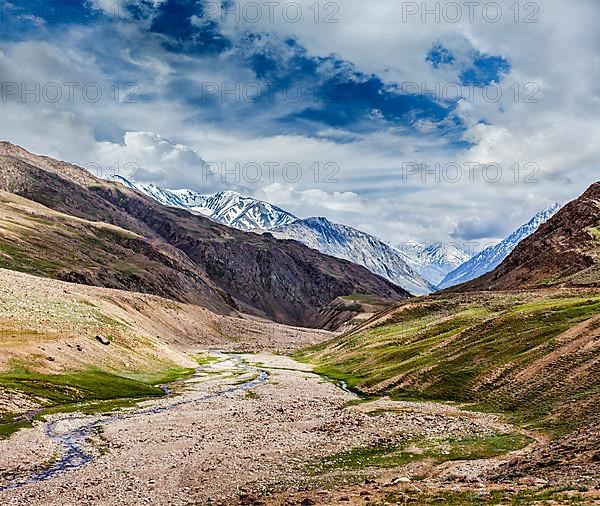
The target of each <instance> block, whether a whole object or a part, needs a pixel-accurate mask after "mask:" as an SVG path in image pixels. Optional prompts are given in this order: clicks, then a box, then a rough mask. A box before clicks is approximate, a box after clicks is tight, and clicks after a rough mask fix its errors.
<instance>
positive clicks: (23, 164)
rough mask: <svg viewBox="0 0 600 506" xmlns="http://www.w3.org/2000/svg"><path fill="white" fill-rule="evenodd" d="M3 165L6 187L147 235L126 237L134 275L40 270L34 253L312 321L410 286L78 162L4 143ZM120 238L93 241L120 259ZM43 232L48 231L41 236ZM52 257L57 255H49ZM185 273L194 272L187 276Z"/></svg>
mask: <svg viewBox="0 0 600 506" xmlns="http://www.w3.org/2000/svg"><path fill="white" fill-rule="evenodd" d="M0 169H1V170H0V189H2V190H4V191H6V192H10V193H14V194H17V195H20V196H21V197H24V198H25V199H28V200H31V201H34V202H37V203H38V204H41V205H43V206H45V207H46V208H48V209H50V210H52V211H57V212H60V213H63V214H66V215H68V216H71V217H74V218H80V219H83V220H87V221H91V222H104V223H107V224H112V225H115V226H117V227H119V228H120V229H123V230H125V231H127V232H129V233H132V234H136V235H137V236H139V239H131V238H128V240H129V241H131V240H133V241H134V242H136V244H135V245H134V246H132V245H130V244H129V243H125V244H124V245H123V248H129V249H131V250H133V253H135V254H131V255H129V258H128V262H127V268H128V269H129V271H131V272H129V273H128V275H127V282H126V283H124V282H123V279H122V276H121V274H119V275H117V274H116V273H115V271H117V272H121V271H122V270H123V269H119V268H117V267H116V266H115V265H116V264H115V262H111V261H107V262H104V261H97V259H96V261H95V262H86V263H83V264H76V263H74V264H73V265H69V266H67V267H64V266H63V267H61V268H60V269H58V272H49V271H48V270H44V269H39V271H38V270H37V267H36V265H35V263H34V264H33V265H31V264H30V265H28V266H27V269H28V272H31V273H37V274H40V275H50V276H53V277H58V278H60V279H66V280H70V281H76V282H80V283H87V284H97V285H100V286H107V287H116V288H127V289H129V290H137V291H147V292H149V293H158V294H160V295H166V296H169V297H171V298H174V299H175V300H180V301H185V302H195V303H202V301H203V300H204V299H206V300H207V302H206V304H207V305H209V306H210V307H211V308H214V309H217V310H220V311H222V312H228V311H231V310H232V309H241V310H243V311H247V312H252V313H255V314H258V315H264V316H267V317H269V318H272V319H274V320H275V321H278V322H282V323H291V324H297V325H304V324H310V323H311V322H312V321H314V318H315V317H316V316H317V315H318V312H319V310H320V309H321V308H322V307H324V306H326V305H328V304H329V303H330V302H331V301H333V300H334V299H335V298H337V297H339V296H345V295H351V294H355V293H359V294H369V295H376V296H381V297H384V298H391V299H402V298H406V297H408V296H409V294H408V293H407V292H405V291H404V290H402V289H401V288H399V287H397V286H395V285H393V284H392V283H390V282H388V281H386V280H384V279H383V278H380V277H378V276H376V275H374V274H372V273H370V272H369V271H368V270H367V269H365V268H363V267H359V266H356V265H353V264H351V263H350V262H346V261H343V260H338V259H335V258H332V257H328V256H325V255H322V254H320V253H319V252H317V251H314V250H311V249H310V248H307V247H305V246H303V245H301V244H299V243H297V242H294V241H278V240H276V239H275V238H273V237H272V236H269V235H265V236H260V235H257V234H247V233H244V232H241V231H238V230H235V229H232V228H229V227H226V226H223V225H220V224H217V223H215V222H213V221H211V220H209V219H207V218H204V217H201V216H197V215H194V214H191V213H190V212H189V211H186V210H181V209H176V208H171V207H165V206H162V205H160V204H158V203H157V202H155V201H154V200H153V199H150V198H148V197H147V196H145V195H142V194H140V193H139V192H136V191H134V190H131V189H128V188H126V187H124V186H123V185H121V184H119V183H115V182H106V181H103V180H100V179H98V178H96V177H94V176H92V175H91V174H89V173H87V172H86V171H84V170H83V169H81V168H79V167H76V166H73V165H70V164H67V163H64V162H59V161H56V160H52V159H50V158H46V157H39V156H36V155H32V154H31V153H28V152H26V151H25V150H23V149H21V148H19V147H16V146H13V145H11V144H9V143H3V144H0ZM59 235H60V234H59ZM23 237H27V236H26V235H25V234H23ZM23 237H21V236H19V239H20V240H23ZM97 239H98V237H97V236H96V237H94V240H97ZM113 239H114V234H112V235H111V239H110V240H109V241H105V242H101V244H97V243H95V244H91V245H90V244H88V246H87V247H88V249H90V250H91V254H93V255H96V252H97V251H98V250H102V249H108V254H109V256H112V257H113V258H114V259H117V260H118V259H119V258H120V255H121V252H119V251H112V250H111V248H112V243H113ZM43 240H44V236H43V234H42V236H41V237H40V238H39V241H38V242H43ZM86 240H87V239H86ZM75 246H77V244H75ZM75 246H74V245H73V244H72V243H70V242H66V243H65V245H64V250H66V251H71V250H72V249H73V248H74V247H75ZM77 247H78V246H77ZM49 251H50V252H51V253H52V254H58V252H56V251H53V250H49ZM63 253H64V251H63ZM6 254H8V256H9V257H10V258H9V259H7V260H6V261H7V262H8V263H9V265H10V267H11V268H16V266H15V263H19V262H18V258H19V255H18V254H17V255H16V256H15V255H11V254H10V253H6V252H5V255H6ZM61 254H62V253H61ZM46 260H49V261H54V260H57V258H55V257H53V256H50V257H49V258H47V259H46ZM58 260H59V259H58ZM153 262H154V263H153ZM156 263H159V264H161V269H162V270H159V271H157V272H156V278H157V279H159V280H160V279H162V278H163V276H162V274H161V272H163V271H164V272H165V285H168V286H164V287H163V286H160V287H155V286H152V285H151V284H150V285H149V284H148V283H146V282H145V275H144V274H143V273H144V272H147V271H149V270H152V269H153V268H154V267H153V266H155V265H156ZM167 267H168V269H167ZM140 270H141V273H140V272H139V271H140ZM182 279H184V280H188V279H191V280H193V282H192V283H191V284H190V283H188V284H184V283H183V281H181V280H182ZM144 283H146V284H144ZM124 285H125V286H124Z"/></svg>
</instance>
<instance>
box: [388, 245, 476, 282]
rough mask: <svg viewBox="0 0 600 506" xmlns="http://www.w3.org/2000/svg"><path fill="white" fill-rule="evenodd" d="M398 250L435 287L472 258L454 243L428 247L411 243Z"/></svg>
mask: <svg viewBox="0 0 600 506" xmlns="http://www.w3.org/2000/svg"><path fill="white" fill-rule="evenodd" d="M398 249H399V250H400V251H401V252H402V253H403V254H404V255H405V257H406V262H407V263H408V265H410V266H411V267H412V268H413V269H414V270H415V271H417V272H418V273H419V274H420V275H421V276H423V277H424V278H425V279H426V280H427V281H429V282H430V283H432V284H433V285H437V284H438V283H440V282H441V281H442V280H443V279H444V278H445V277H446V275H447V274H448V273H450V272H452V271H453V270H454V269H456V268H457V267H459V266H460V265H462V264H463V263H465V262H466V261H467V260H469V259H470V258H471V256H472V255H470V254H468V253H467V252H465V251H464V250H462V249H461V248H460V247H459V246H458V245H456V244H452V243H441V242H437V243H434V244H431V245H430V246H427V245H425V244H422V243H417V242H409V243H405V244H402V245H401V246H399V247H398Z"/></svg>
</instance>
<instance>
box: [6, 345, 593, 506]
mask: <svg viewBox="0 0 600 506" xmlns="http://www.w3.org/2000/svg"><path fill="white" fill-rule="evenodd" d="M201 362H203V363H204V365H202V366H201V367H200V368H199V369H198V371H197V373H196V374H195V375H194V376H193V377H191V378H189V379H187V380H185V381H182V382H178V383H175V384H173V385H171V386H169V387H168V388H167V389H166V391H167V393H168V394H169V395H167V396H165V397H163V398H161V399H155V400H151V401H145V402H141V403H138V404H137V405H136V406H132V407H129V408H123V409H120V410H118V411H115V412H112V413H107V414H103V415H83V414H76V413H73V414H65V413H63V414H56V415H51V416H46V417H45V419H44V420H42V421H38V422H37V423H36V424H35V426H34V427H33V428H29V429H24V430H22V431H20V432H18V433H16V434H14V435H13V436H12V437H11V438H10V439H7V440H3V441H0V504H3V505H5V504H6V505H27V506H29V505H31V504H44V505H49V506H50V505H87V504H94V505H97V504H98V505H107V506H108V505H119V506H121V505H139V504H149V505H165V506H166V505H194V504H209V503H212V504H219V503H221V504H276V505H278V504H282V505H283V504H303V505H310V504H365V503H366V502H370V503H371V504H385V503H387V504H396V503H398V504H403V503H405V502H407V501H409V502H413V503H415V504H438V503H439V504H441V503H442V502H443V503H444V504H480V503H481V504H484V503H487V504H496V503H502V502H507V503H511V501H513V502H512V503H513V504H529V503H533V502H534V501H536V500H538V499H540V500H541V499H545V498H548V497H553V498H554V499H555V500H558V501H560V502H562V501H563V500H564V502H565V503H566V502H567V501H570V500H576V499H577V497H579V498H581V500H583V501H586V502H589V503H592V502H594V501H595V500H600V496H599V495H594V492H593V491H591V492H590V491H585V492H578V491H568V490H560V491H556V490H554V489H552V488H548V487H549V486H550V487H551V485H552V484H548V483H543V482H541V481H537V482H536V481H534V480H533V479H532V478H527V477H525V478H523V479H521V480H520V481H519V482H512V483H501V482H495V483H491V482H488V481H487V477H488V475H490V474H491V473H493V472H494V471H495V470H497V469H498V468H499V467H500V466H501V464H502V463H503V462H505V461H506V460H507V459H508V458H509V457H514V456H515V455H521V456H522V458H525V459H526V458H527V456H528V455H529V454H530V453H531V452H534V451H536V450H537V449H538V448H539V447H540V446H541V445H544V444H545V443H546V441H545V439H544V437H543V436H540V435H538V434H533V433H527V432H524V431H523V430H521V429H518V428H517V427H515V426H512V425H509V424H507V423H505V422H503V421H501V420H500V419H499V418H497V417H496V416H495V415H491V414H483V413H475V412H469V411H462V410H460V409H459V408H457V407H453V406H451V405H449V404H436V403H417V402H397V401H391V400H389V399H386V398H379V399H377V400H367V399H359V398H357V397H356V396H355V395H354V394H352V393H350V392H348V391H347V390H344V389H343V388H342V387H343V385H341V386H339V385H336V384H334V383H332V382H330V381H328V380H326V379H324V378H322V377H321V376H319V375H316V374H314V373H313V372H311V367H310V366H308V365H304V364H299V363H297V362H295V361H293V360H292V359H290V358H287V357H284V356H279V355H272V354H266V353H263V354H256V355H237V354H224V353H220V352H210V354H208V355H207V356H206V357H205V359H204V360H201Z"/></svg>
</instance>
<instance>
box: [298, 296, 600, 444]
mask: <svg viewBox="0 0 600 506" xmlns="http://www.w3.org/2000/svg"><path fill="white" fill-rule="evenodd" d="M597 315H600V295H599V294H598V293H597V292H585V291H579V292H575V291H568V292H566V293H557V292H548V293H542V294H527V293H514V294H508V293H503V294H486V295H481V294H473V295H456V296H455V295H447V296H437V297H430V298H427V299H423V300H420V301H416V302H411V303H409V304H406V305H405V306H404V307H401V308H399V309H398V310H396V311H395V312H393V313H392V314H389V315H386V316H384V317H382V318H380V320H379V321H376V322H374V323H372V324H370V325H369V326H366V328H363V329H361V330H358V331H356V332H353V333H350V334H347V335H344V336H341V337H339V338H337V339H335V340H333V341H330V342H329V343H326V344H323V345H319V346H316V347H314V348H310V349H308V350H305V351H303V352H301V353H299V354H298V355H297V358H299V359H300V360H304V361H308V362H311V363H314V364H316V366H317V367H316V369H315V370H316V372H318V373H320V374H323V375H326V376H328V377H330V378H333V379H335V380H343V381H345V382H346V383H347V384H348V385H349V387H351V388H355V389H359V390H361V391H363V392H367V393H370V394H388V395H391V396H392V397H393V398H395V399H402V400H435V401H443V402H448V401H452V402H461V403H472V405H473V408H474V409H478V410H485V411H499V412H506V413H509V414H510V415H511V417H512V418H513V420H515V421H518V422H520V423H523V424H529V425H530V426H532V427H534V428H540V429H545V430H548V431H551V432H553V433H555V434H560V433H564V432H565V431H568V430H571V429H572V428H573V427H574V426H575V425H576V424H577V423H580V421H581V416H582V411H581V410H580V409H576V408H577V406H579V405H581V406H582V409H584V407H583V406H585V409H586V413H584V416H587V417H591V416H593V415H594V414H595V411H594V409H596V410H597V408H594V405H596V406H597V403H596V404H595V403H594V402H590V401H591V399H593V398H594V396H597V395H598V392H599V389H600V383H599V381H600V380H599V376H598V375H597V374H595V375H594V374H585V375H584V376H582V377H581V378H579V379H577V380H575V379H574V378H573V371H574V370H579V371H582V374H583V373H584V371H585V370H586V368H585V367H584V366H585V365H586V364H590V365H591V364H593V359H594V347H593V346H589V347H587V348H586V347H585V346H583V345H581V346H575V345H570V344H569V343H570V339H572V340H575V339H580V340H581V339H583V341H582V343H583V342H586V341H585V339H586V336H587V339H588V340H593V339H594V338H593V331H594V329H597V328H599V327H600V323H596V322H595V321H594V320H592V318H594V317H595V316H597ZM586 321H589V322H590V323H589V325H590V328H589V329H587V331H586V330H585V329H582V330H581V332H578V331H577V330H576V327H577V326H578V325H580V324H583V322H586ZM573 329H575V330H573ZM570 330H571V331H572V332H573V335H572V336H571V337H570V338H569V339H566V340H559V339H558V338H559V336H561V335H562V334H563V333H565V332H567V331H570ZM586 332H587V333H586ZM561 350H563V351H561ZM548 357H550V359H548ZM591 367H592V369H593V367H594V366H593V365H591ZM595 367H597V366H595ZM538 369H539V372H536V371H538ZM528 371H531V372H530V373H529V374H528ZM542 371H544V372H542ZM566 384H568V385H569V386H568V388H565V386H566ZM561 403H570V404H571V409H570V412H569V413H567V414H566V416H556V415H555V413H554V412H555V410H556V409H557V408H558V406H559V405H560V404H561ZM590 406H591V407H590ZM590 410H591V411H590Z"/></svg>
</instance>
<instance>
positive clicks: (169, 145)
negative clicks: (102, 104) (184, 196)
mask: <svg viewBox="0 0 600 506" xmlns="http://www.w3.org/2000/svg"><path fill="white" fill-rule="evenodd" d="M98 160H110V161H111V162H112V165H111V166H110V167H107V166H104V167H103V168H104V170H105V171H107V172H109V171H110V170H111V169H116V172H117V173H121V175H125V176H126V177H127V176H129V177H134V178H135V179H136V180H138V181H141V182H151V183H155V184H158V185H161V186H163V187H166V188H196V189H202V188H203V187H206V186H207V178H206V174H205V166H204V160H203V159H202V156H201V155H200V154H199V153H198V152H196V151H195V150H194V149H192V148H190V147H189V146H185V145H183V144H176V143H173V142H171V141H169V140H168V139H165V138H164V137H162V136H160V135H159V134H156V133H152V132H126V133H125V137H124V139H123V143H122V144H117V143H113V142H100V143H98ZM205 189H210V188H205Z"/></svg>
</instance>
